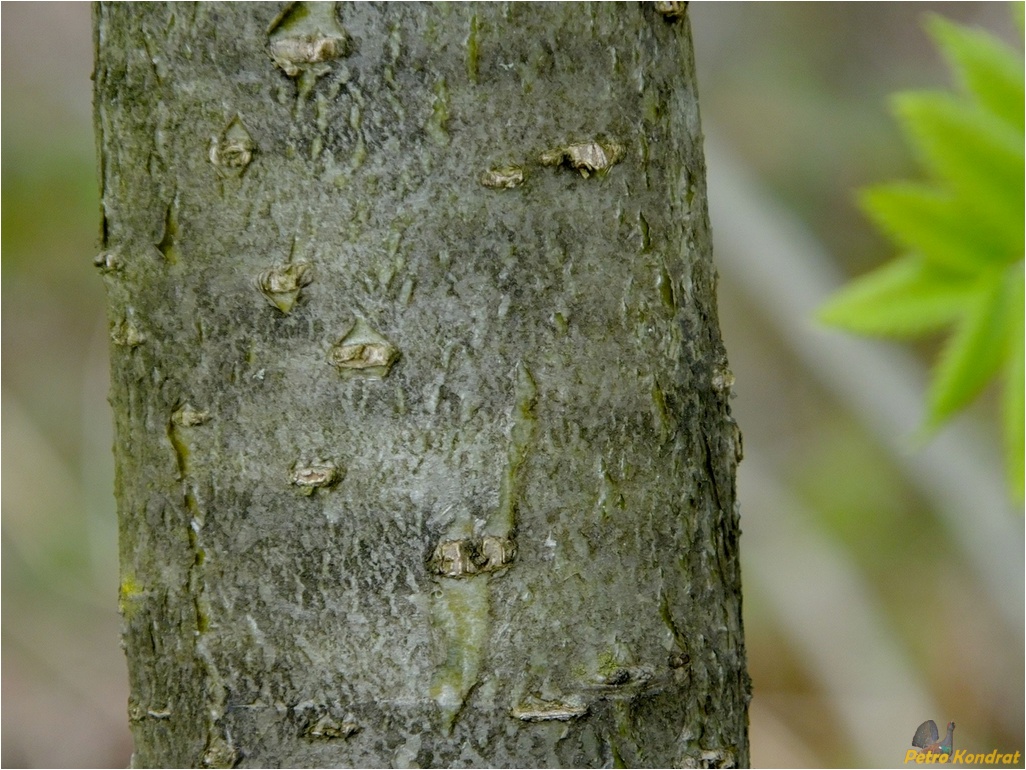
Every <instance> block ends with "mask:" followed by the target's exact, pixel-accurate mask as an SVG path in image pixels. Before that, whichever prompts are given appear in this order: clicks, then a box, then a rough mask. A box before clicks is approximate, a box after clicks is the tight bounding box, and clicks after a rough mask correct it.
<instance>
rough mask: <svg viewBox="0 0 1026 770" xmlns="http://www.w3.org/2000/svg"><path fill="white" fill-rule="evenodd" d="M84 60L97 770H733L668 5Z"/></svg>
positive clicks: (173, 19)
mask: <svg viewBox="0 0 1026 770" xmlns="http://www.w3.org/2000/svg"><path fill="white" fill-rule="evenodd" d="M657 6H658V7H657ZM96 40H97V65H96V116H97V129H98V135H99V152H100V159H101V160H100V168H101V184H102V188H103V197H102V200H103V223H104V224H103V232H102V240H103V252H102V253H101V256H100V257H99V258H98V260H97V264H98V266H99V267H100V268H101V270H102V272H103V274H104V276H105V282H106V285H107V290H108V296H109V313H110V323H111V338H112V341H113V345H112V375H113V389H112V394H111V403H112V405H113V408H114V414H115V420H116V428H117V445H116V447H115V452H116V455H117V469H118V472H117V482H116V483H117V497H118V507H119V517H120V537H121V572H122V585H121V596H120V601H121V608H122V612H123V615H124V641H125V646H126V652H127V656H128V663H129V670H130V676H131V690H132V696H131V702H130V707H129V712H130V718H131V720H132V726H133V731H134V735H135V741H136V753H135V760H134V761H135V764H136V765H139V766H150V765H172V766H175V765H177V766H190V765H207V766H229V765H233V764H238V765H240V766H260V765H263V766H276V765H290V766H351V765H357V766H416V765H420V766H468V765H478V766H486V765H490V766H520V767H528V766H554V765H563V766H610V765H627V766H700V765H733V764H739V765H744V764H746V763H747V761H748V748H747V737H746V724H747V716H746V710H747V702H748V693H749V685H748V680H747V676H746V674H745V669H744V647H743V638H742V631H741V612H740V608H741V602H740V576H739V571H738V560H737V538H738V532H739V530H738V518H737V512H736V506H735V499H734V470H735V466H736V462H737V460H738V459H739V453H740V446H739V436H738V434H737V429H736V425H735V424H734V422H733V420H732V419H731V417H730V410H729V407H728V403H727V399H728V396H729V392H730V384H731V381H732V379H733V378H732V377H731V375H730V373H729V370H727V368H726V357H725V353H724V350H723V346H722V343H721V341H720V337H719V331H718V329H717V323H716V310H715V296H714V292H715V274H714V271H713V266H712V261H711V250H710V238H709V231H708V224H707V217H706V195H705V179H704V166H703V160H702V153H701V144H700V130H699V122H698V104H697V97H696V92H695V79H694V64H693V59H692V52H691V40H690V31H689V27H688V23H687V19H686V16H685V15H684V13H683V10H682V9H681V8H680V7H679V6H678V4H671V3H664V4H654V5H648V4H594V5H590V4H589V5H563V4H530V5H527V4H525V5H516V4H512V5H504V4H487V5H480V4H466V5H465V4H459V5H408V4H388V5H371V4H359V5H345V6H342V7H340V8H338V9H336V8H335V7H334V5H333V4H309V5H304V4H299V5H295V6H287V7H286V6H283V5H278V4H245V3H243V4H209V5H208V4H195V5H194V4H181V5H175V4H163V3H153V4H149V3H147V4H142V3H139V4H124V5H121V4H112V5H106V4H102V5H100V6H98V8H97V11H96Z"/></svg>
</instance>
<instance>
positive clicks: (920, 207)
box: [859, 182, 1021, 275]
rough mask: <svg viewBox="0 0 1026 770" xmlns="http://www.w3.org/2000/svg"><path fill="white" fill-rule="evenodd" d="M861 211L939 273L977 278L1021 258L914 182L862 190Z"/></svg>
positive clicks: (941, 194)
mask: <svg viewBox="0 0 1026 770" xmlns="http://www.w3.org/2000/svg"><path fill="white" fill-rule="evenodd" d="M859 197H860V202H861V204H862V208H863V209H864V210H865V211H866V213H867V214H869V216H870V217H871V218H872V219H873V221H874V222H875V223H876V225H877V226H878V227H879V228H880V229H881V230H883V231H884V232H886V233H887V234H888V235H890V236H891V237H892V238H893V239H894V240H895V241H896V242H897V243H899V244H900V245H902V246H904V247H905V248H906V249H908V250H910V251H912V252H914V253H917V254H921V255H922V256H923V257H925V258H926V259H927V260H929V261H931V262H934V263H936V264H937V265H938V266H940V267H942V268H947V269H949V270H954V271H958V272H961V273H967V274H970V275H972V274H975V273H977V272H979V270H980V269H981V268H982V267H985V266H986V265H987V264H993V263H1001V262H1011V261H1014V260H1016V259H1018V258H1019V257H1020V256H1021V249H1020V253H1019V254H1017V253H1016V252H1015V251H1013V250H1012V249H1014V245H1012V244H1009V243H1008V242H1007V241H1002V240H1001V239H1000V238H998V237H996V233H994V231H993V230H990V229H988V228H986V227H983V226H981V224H980V222H979V220H978V219H977V218H976V217H975V216H973V215H972V213H971V212H970V211H969V210H968V209H967V208H966V206H964V205H962V203H961V202H960V201H959V200H957V199H956V198H954V197H953V196H952V195H950V194H949V193H947V192H945V191H943V190H937V189H936V188H933V187H928V186H927V185H923V184H916V183H914V182H895V183H892V184H885V185H878V186H876V187H870V188H867V189H865V190H863V191H862V193H861V195H860V196H859Z"/></svg>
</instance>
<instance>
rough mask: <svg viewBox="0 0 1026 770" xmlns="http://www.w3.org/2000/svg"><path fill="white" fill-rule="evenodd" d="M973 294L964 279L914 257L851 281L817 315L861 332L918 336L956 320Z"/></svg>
mask: <svg viewBox="0 0 1026 770" xmlns="http://www.w3.org/2000/svg"><path fill="white" fill-rule="evenodd" d="M971 297H972V294H971V291H970V288H969V287H967V286H966V284H965V282H964V281H960V280H958V279H957V278H953V277H951V276H950V275H945V274H943V273H940V272H939V271H936V270H929V269H927V268H926V266H925V265H924V263H923V260H922V258H920V257H919V256H917V255H910V256H907V257H903V258H901V259H898V260H895V261H893V262H891V263H889V264H887V265H884V266H883V267H881V268H878V269H876V270H874V271H873V272H871V273H869V274H868V275H864V276H862V277H861V278H857V279H855V280H854V281H852V282H851V283H850V284H848V286H846V287H845V288H844V289H842V290H841V291H840V292H838V293H837V294H836V295H834V296H833V297H832V298H831V299H830V301H829V302H827V303H826V304H825V305H824V306H823V307H822V308H821V309H820V311H819V319H820V320H821V321H823V322H824V323H827V324H830V325H832V326H839V327H841V328H843V329H847V330H848V331H853V332H856V333H859V334H872V335H879V336H889V337H891V336H893V337H909V336H918V335H921V334H923V333H925V332H930V331H936V330H938V329H943V328H945V327H946V326H948V325H949V324H951V323H952V322H953V321H955V320H957V319H958V318H959V317H960V316H961V315H962V314H963V312H964V310H965V308H966V307H967V305H968V303H969V301H970V299H971Z"/></svg>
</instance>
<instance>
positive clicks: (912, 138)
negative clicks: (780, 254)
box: [819, 3, 1026, 497]
mask: <svg viewBox="0 0 1026 770" xmlns="http://www.w3.org/2000/svg"><path fill="white" fill-rule="evenodd" d="M1014 5H1015V12H1016V13H1018V14H1019V16H1020V25H1021V15H1022V5H1023V4H1022V3H1016V4H1014ZM928 26H929V29H930V33H931V34H932V35H933V37H934V39H935V41H936V42H937V45H938V46H939V47H940V48H941V49H942V50H943V52H944V55H945V56H946V58H947V59H948V61H949V63H950V64H951V67H952V70H953V71H954V73H955V76H956V77H957V78H958V79H959V80H960V81H961V84H962V85H963V87H964V89H965V91H966V93H965V94H964V95H962V96H959V95H956V94H951V93H945V92H939V91H922V92H914V93H903V94H898V95H896V96H895V97H894V107H895V112H896V113H897V116H898V118H899V120H900V121H901V124H902V126H903V128H904V130H905V133H906V135H907V138H908V141H909V144H910V145H911V146H912V148H913V149H914V150H916V151H917V153H918V155H919V157H920V160H921V161H922V163H923V165H924V166H925V168H926V170H927V171H928V172H929V174H930V176H931V177H932V179H931V181H930V183H929V184H922V183H913V182H898V183H891V184H886V185H879V186H876V187H871V188H868V189H866V190H864V191H863V192H862V193H861V195H860V202H861V204H862V207H863V209H864V210H865V211H866V213H867V214H868V215H869V216H870V218H871V219H872V220H873V221H874V222H875V223H876V225H877V226H878V227H879V228H880V229H881V230H883V231H884V232H885V233H887V234H888V235H889V236H890V237H891V238H892V239H893V240H894V241H895V243H896V244H897V245H898V246H900V247H901V249H902V251H903V252H905V253H906V254H907V256H903V257H901V258H899V259H896V260H894V261H893V262H891V263H890V264H888V265H885V266H884V267H882V268H879V269H877V270H875V271H874V272H872V273H870V274H869V275H866V276H863V277H861V278H859V279H857V280H855V281H853V282H852V283H851V284H849V285H848V286H847V287H845V288H844V289H842V290H841V291H840V292H838V293H837V294H836V295H835V296H834V297H833V298H831V299H830V300H829V301H828V302H827V303H826V304H825V305H824V306H823V308H822V309H821V310H820V313H819V318H820V320H822V321H824V322H826V323H829V324H833V325H835V326H839V327H841V328H844V329H848V330H849V331H855V332H860V333H863V334H875V335H889V336H901V335H917V334H922V333H925V332H931V331H937V330H939V329H943V328H945V327H948V326H949V325H950V326H953V327H954V328H953V330H952V334H951V337H950V338H949V339H948V341H947V343H946V344H945V347H944V351H943V353H942V355H941V357H940V360H939V362H938V364H937V366H936V368H935V373H934V380H933V383H932V385H931V386H930V390H929V393H928V396H927V418H926V424H925V427H926V428H927V429H928V430H929V429H934V428H936V427H937V426H938V425H940V424H941V423H942V422H943V421H945V420H946V419H948V418H949V417H951V415H953V414H954V413H955V412H957V411H958V410H959V409H961V408H963V407H964V406H966V405H967V404H968V403H969V402H970V401H971V400H972V399H973V398H974V397H975V396H976V395H977V394H978V393H979V392H980V391H981V390H983V388H984V387H986V385H987V383H988V382H989V381H990V380H991V379H993V378H994V377H995V376H996V375H997V374H998V373H999V372H1003V379H1004V393H1003V397H1002V399H1003V404H1002V406H1003V409H1002V412H1003V416H1002V421H1003V428H1004V435H1005V440H1004V443H1005V456H1006V462H1007V464H1008V476H1009V482H1010V485H1011V487H1012V488H1013V490H1014V491H1015V492H1016V493H1017V494H1018V495H1019V496H1020V497H1022V495H1023V463H1024V457H1023V442H1024V439H1023V399H1024V394H1023V390H1024V374H1023V366H1024V363H1023V360H1024V356H1023V345H1024V342H1023V315H1024V312H1026V311H1024V308H1023V252H1024V232H1026V226H1024V225H1026V222H1024V211H1026V185H1024V170H1026V152H1024V145H1026V141H1024V124H1026V121H1024V96H1023V92H1024V84H1026V79H1024V66H1023V61H1022V56H1021V54H1019V53H1018V52H1016V51H1013V50H1012V49H1011V48H1009V47H1008V46H1006V45H1005V44H1004V43H1001V42H1000V41H998V40H997V39H995V38H994V37H992V36H991V35H989V34H987V33H986V32H983V31H981V30H975V29H969V28H965V27H961V26H959V25H956V24H953V23H951V22H949V21H946V20H944V19H942V18H940V17H937V16H933V17H931V18H930V19H929V20H928Z"/></svg>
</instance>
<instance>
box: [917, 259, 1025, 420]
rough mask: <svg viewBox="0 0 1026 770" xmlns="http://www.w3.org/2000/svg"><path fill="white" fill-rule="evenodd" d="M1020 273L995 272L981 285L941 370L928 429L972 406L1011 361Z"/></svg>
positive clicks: (931, 398)
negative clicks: (999, 371) (973, 401)
mask: <svg viewBox="0 0 1026 770" xmlns="http://www.w3.org/2000/svg"><path fill="white" fill-rule="evenodd" d="M1017 273H1019V271H1005V270H1002V271H998V270H995V271H992V272H990V273H987V274H984V275H983V276H981V278H980V279H979V280H978V282H977V284H976V286H975V287H974V292H973V294H974V295H975V296H974V297H973V299H972V301H971V302H970V304H969V307H968V312H967V313H966V315H965V317H964V318H963V319H962V320H961V321H960V322H959V324H958V326H957V327H956V329H955V333H954V334H953V335H952V336H951V338H950V339H949V340H948V342H947V345H946V346H945V349H944V352H943V353H942V354H941V358H940V361H939V362H938V364H937V370H936V372H935V374H934V381H933V384H932V385H931V386H930V393H929V398H928V402H929V403H928V406H929V414H928V417H927V421H928V426H929V427H936V426H937V425H939V424H940V423H941V422H943V421H944V420H946V419H947V418H948V417H950V416H951V415H952V414H954V413H955V412H957V411H958V410H959V409H961V408H962V407H963V406H965V405H966V404H968V403H969V401H971V400H972V399H973V398H974V397H975V396H976V395H977V394H978V393H979V392H980V391H981V390H982V389H983V387H984V386H985V385H986V384H987V383H988V382H989V381H990V380H991V379H992V378H993V376H994V375H995V374H996V373H997V371H998V369H1000V368H1001V365H1002V363H1004V361H1005V360H1006V359H1007V357H1008V352H1009V349H1008V348H1009V340H1010V338H1011V337H1012V335H1013V332H1014V328H1015V324H1016V323H1021V320H1022V316H1021V315H1020V316H1019V317H1018V318H1017V317H1015V316H1014V304H1015V303H1014V302H1013V297H1014V293H1015V276H1016V274H1017Z"/></svg>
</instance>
